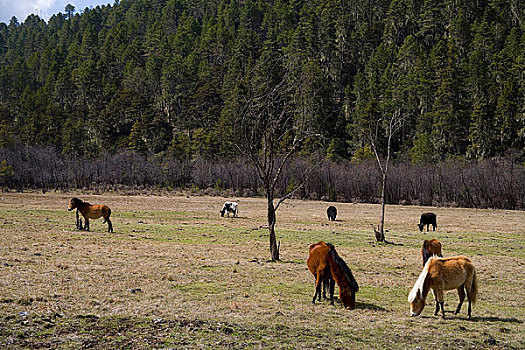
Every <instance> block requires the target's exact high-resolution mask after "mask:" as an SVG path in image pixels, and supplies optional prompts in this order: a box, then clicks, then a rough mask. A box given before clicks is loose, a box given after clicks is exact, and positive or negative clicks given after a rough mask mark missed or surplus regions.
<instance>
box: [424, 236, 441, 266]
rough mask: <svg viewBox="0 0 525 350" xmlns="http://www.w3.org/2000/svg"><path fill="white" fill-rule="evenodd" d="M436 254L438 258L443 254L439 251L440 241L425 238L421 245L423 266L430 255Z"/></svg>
mask: <svg viewBox="0 0 525 350" xmlns="http://www.w3.org/2000/svg"><path fill="white" fill-rule="evenodd" d="M434 255H436V256H438V257H440V258H442V257H443V254H442V253H441V242H440V241H438V240H437V239H429V240H427V239H425V240H424V241H423V247H422V248H421V256H422V257H423V266H425V263H426V262H427V260H428V259H429V258H430V257H432V256H434Z"/></svg>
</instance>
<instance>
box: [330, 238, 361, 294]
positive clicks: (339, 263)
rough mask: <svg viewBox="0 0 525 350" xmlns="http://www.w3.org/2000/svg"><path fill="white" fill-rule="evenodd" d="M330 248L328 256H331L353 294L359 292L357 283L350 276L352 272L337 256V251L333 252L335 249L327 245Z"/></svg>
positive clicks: (352, 276)
mask: <svg viewBox="0 0 525 350" xmlns="http://www.w3.org/2000/svg"><path fill="white" fill-rule="evenodd" d="M327 244H328V246H329V247H330V254H331V255H332V258H333V260H334V261H335V263H336V264H337V266H338V267H339V268H340V269H341V270H342V271H343V273H344V275H345V277H346V280H347V281H348V283H349V284H350V289H352V291H353V292H355V293H357V292H358V291H359V285H358V284H357V281H356V280H355V278H354V275H353V274H352V271H351V270H350V268H349V267H348V265H347V264H346V262H345V261H344V260H343V259H342V258H341V257H340V256H339V254H337V251H336V250H335V247H334V246H333V245H332V244H330V243H327Z"/></svg>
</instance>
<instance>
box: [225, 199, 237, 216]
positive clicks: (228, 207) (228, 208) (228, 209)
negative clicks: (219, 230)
mask: <svg viewBox="0 0 525 350" xmlns="http://www.w3.org/2000/svg"><path fill="white" fill-rule="evenodd" d="M225 213H226V214H227V215H228V216H230V213H232V214H233V217H236V216H237V215H238V214H239V203H237V202H230V201H226V202H224V204H223V205H222V209H221V216H224V214H225Z"/></svg>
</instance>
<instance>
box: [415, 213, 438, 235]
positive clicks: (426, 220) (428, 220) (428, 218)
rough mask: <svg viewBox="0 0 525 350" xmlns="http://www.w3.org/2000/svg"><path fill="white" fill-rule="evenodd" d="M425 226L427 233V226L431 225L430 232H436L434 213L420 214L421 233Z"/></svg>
mask: <svg viewBox="0 0 525 350" xmlns="http://www.w3.org/2000/svg"><path fill="white" fill-rule="evenodd" d="M425 225H427V232H428V225H432V231H435V230H436V227H437V222H436V214H434V213H423V214H421V218H420V219H419V224H417V226H419V231H420V232H422V231H423V227H425Z"/></svg>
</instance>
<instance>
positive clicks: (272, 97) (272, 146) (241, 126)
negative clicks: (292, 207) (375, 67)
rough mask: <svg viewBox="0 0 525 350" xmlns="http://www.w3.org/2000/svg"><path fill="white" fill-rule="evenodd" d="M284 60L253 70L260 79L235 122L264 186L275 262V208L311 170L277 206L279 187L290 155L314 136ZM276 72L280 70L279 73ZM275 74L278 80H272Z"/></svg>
mask: <svg viewBox="0 0 525 350" xmlns="http://www.w3.org/2000/svg"><path fill="white" fill-rule="evenodd" d="M281 63H282V60H281V59H278V60H277V61H274V62H268V61H263V62H259V64H258V65H257V66H256V67H255V69H254V71H255V72H258V73H259V75H258V77H257V79H253V80H252V81H250V82H248V83H247V90H248V94H247V96H245V97H244V101H243V103H242V104H241V106H240V108H239V110H238V111H237V112H236V116H235V122H234V125H235V126H236V136H237V137H238V138H239V139H238V142H237V147H238V149H239V151H240V152H241V153H242V154H243V155H245V156H247V157H248V158H249V159H250V160H251V162H252V164H253V165H254V167H255V169H256V170H257V174H258V176H259V178H260V180H261V181H262V183H263V186H264V190H265V194H266V199H267V203H268V230H269V237H270V253H271V259H272V260H273V261H277V260H279V258H280V257H279V244H278V242H277V237H276V234H275V224H276V211H277V209H278V208H279V206H280V204H281V203H282V202H283V201H284V200H286V199H287V198H289V197H290V196H292V195H293V194H294V193H295V192H296V191H297V190H299V189H300V188H302V187H303V186H304V184H305V182H306V179H307V178H308V176H309V174H311V171H310V173H309V174H306V176H305V177H304V178H303V181H301V183H300V184H299V185H298V186H297V187H295V188H294V189H292V190H291V191H290V192H288V193H287V194H286V195H284V196H282V197H281V198H280V199H279V200H278V201H277V204H275V205H274V200H275V193H276V186H277V184H278V181H279V179H280V177H281V175H282V173H283V170H284V169H285V167H287V166H288V165H289V163H290V160H291V157H292V156H293V155H294V154H295V153H296V152H297V151H298V149H299V148H300V146H301V145H302V144H303V143H304V140H305V139H306V138H307V137H308V136H311V135H312V133H311V128H312V125H313V123H311V121H310V119H309V118H308V117H307V116H304V115H299V117H297V114H296V113H295V109H294V107H295V106H294V98H293V97H294V96H293V95H294V89H296V84H297V82H296V81H295V80H294V79H293V78H291V77H290V74H289V70H288V69H287V68H286V67H282V66H281ZM276 71H279V72H278V73H277V74H276ZM274 74H276V75H278V76H279V79H276V80H273V81H272V78H271V77H272V76H275V75H274ZM312 170H313V169H312Z"/></svg>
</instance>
